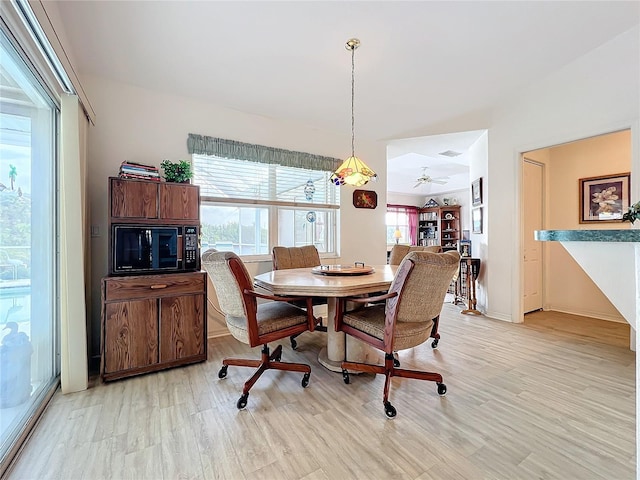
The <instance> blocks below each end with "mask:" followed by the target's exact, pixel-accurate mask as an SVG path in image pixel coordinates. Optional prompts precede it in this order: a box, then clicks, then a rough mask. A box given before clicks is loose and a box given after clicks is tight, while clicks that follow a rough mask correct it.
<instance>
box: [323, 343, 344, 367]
mask: <svg viewBox="0 0 640 480" xmlns="http://www.w3.org/2000/svg"><path fill="white" fill-rule="evenodd" d="M318 362H320V365H322V366H323V367H324V368H326V369H327V370H331V371H332V372H338V373H340V372H342V362H334V361H333V360H329V357H328V356H327V347H322V350H320V353H318Z"/></svg>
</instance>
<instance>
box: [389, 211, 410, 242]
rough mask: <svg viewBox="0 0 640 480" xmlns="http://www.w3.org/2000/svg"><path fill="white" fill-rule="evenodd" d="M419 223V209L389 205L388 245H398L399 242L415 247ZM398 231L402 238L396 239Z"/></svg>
mask: <svg viewBox="0 0 640 480" xmlns="http://www.w3.org/2000/svg"><path fill="white" fill-rule="evenodd" d="M417 221H418V209H417V208H416V207H412V206H408V205H387V215H386V225H387V244H392V243H396V240H398V243H406V244H409V245H415V243H416V235H417V234H416V228H417ZM396 230H398V231H399V232H400V238H396V236H395V232H396Z"/></svg>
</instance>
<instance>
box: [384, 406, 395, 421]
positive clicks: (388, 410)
mask: <svg viewBox="0 0 640 480" xmlns="http://www.w3.org/2000/svg"><path fill="white" fill-rule="evenodd" d="M384 413H385V414H386V415H387V417H389V418H393V417H395V416H396V414H397V413H398V412H396V407H394V406H393V405H391V403H389V402H385V403H384Z"/></svg>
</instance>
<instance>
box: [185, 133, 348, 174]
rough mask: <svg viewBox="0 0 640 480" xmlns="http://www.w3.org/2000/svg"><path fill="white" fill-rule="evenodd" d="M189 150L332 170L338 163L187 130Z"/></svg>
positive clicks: (323, 157)
mask: <svg viewBox="0 0 640 480" xmlns="http://www.w3.org/2000/svg"><path fill="white" fill-rule="evenodd" d="M187 149H188V151H189V154H196V155H214V156H216V157H222V158H235V159H238V160H247V161H251V162H260V163H269V164H276V165H282V166H284V167H296V168H306V169H308V170H321V171H325V172H332V171H334V170H335V169H336V168H338V166H340V162H341V160H340V159H338V158H332V157H325V156H322V155H314V154H311V153H305V152H295V151H292V150H284V149H282V148H274V147H266V146H264V145H253V144H251V143H243V142H238V141H235V140H227V139H224V138H216V137H207V136H204V135H196V134H194V133H190V134H189V136H188V138H187Z"/></svg>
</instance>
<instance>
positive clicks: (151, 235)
mask: <svg viewBox="0 0 640 480" xmlns="http://www.w3.org/2000/svg"><path fill="white" fill-rule="evenodd" d="M112 228H113V231H112V243H111V244H112V245H113V251H112V252H111V254H112V257H111V259H112V262H111V265H112V271H111V273H112V274H115V275H118V274H120V275H123V274H133V273H145V274H147V273H167V272H189V271H195V270H199V269H200V253H199V251H198V227H197V226H191V225H189V226H155V225H113V227H112Z"/></svg>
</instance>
